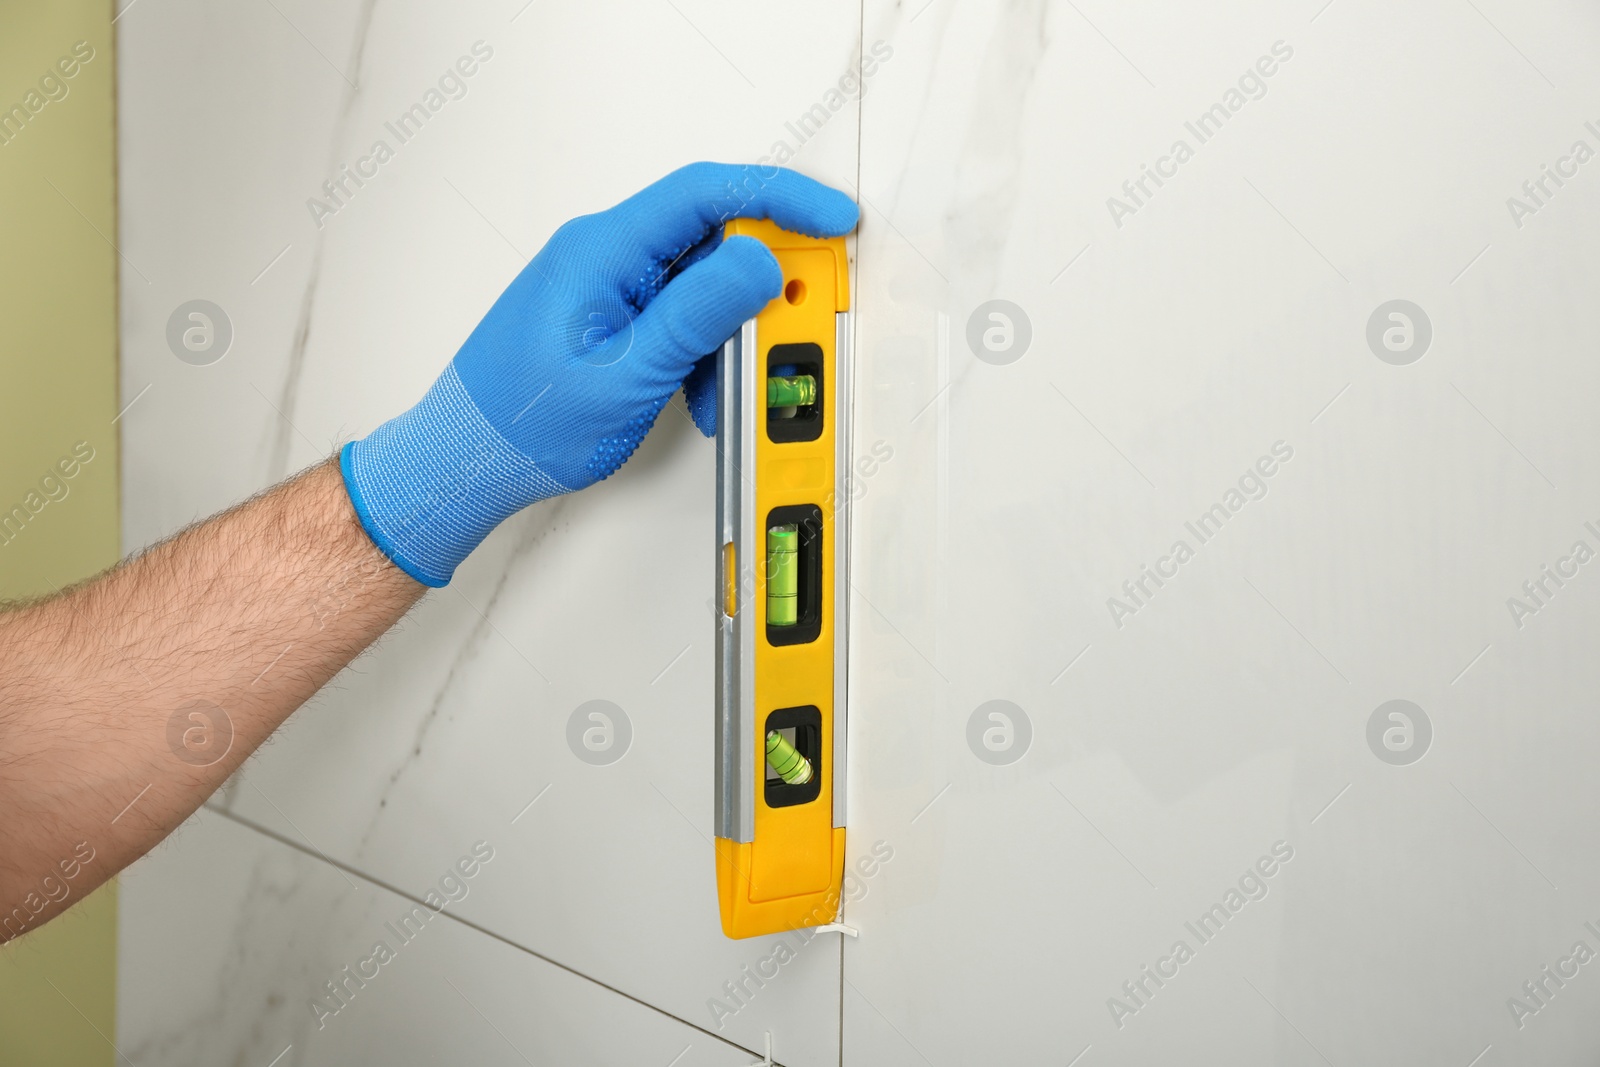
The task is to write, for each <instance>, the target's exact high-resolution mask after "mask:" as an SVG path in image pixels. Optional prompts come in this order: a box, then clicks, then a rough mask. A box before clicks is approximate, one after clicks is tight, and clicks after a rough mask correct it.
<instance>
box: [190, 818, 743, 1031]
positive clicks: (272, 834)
mask: <svg viewBox="0 0 1600 1067" xmlns="http://www.w3.org/2000/svg"><path fill="white" fill-rule="evenodd" d="M201 807H202V808H203V809H204V810H205V811H207V812H210V813H211V814H213V815H220V816H222V817H223V818H225V819H228V820H230V821H232V822H234V823H237V824H238V825H239V826H242V827H244V828H245V829H247V830H253V831H255V832H256V833H258V834H260V835H261V836H263V837H267V838H271V839H272V840H273V841H276V842H277V843H278V844H280V845H284V846H286V847H288V848H292V849H294V850H295V851H296V852H298V853H300V854H301V855H303V856H306V857H308V858H310V859H313V860H316V861H317V862H318V863H323V864H326V865H327V866H330V867H334V868H336V869H338V870H340V871H344V872H347V873H349V874H353V875H355V876H356V877H357V878H360V879H361V880H362V881H364V882H367V883H369V884H371V885H374V886H377V887H378V888H379V889H384V890H387V891H388V892H390V893H393V894H394V895H395V896H397V897H401V898H403V899H405V900H409V901H411V902H412V903H413V904H417V905H420V906H421V907H425V908H428V910H429V911H433V909H432V908H431V907H429V906H428V904H427V902H426V901H424V900H423V899H422V898H421V897H419V896H416V895H414V894H412V893H408V892H406V891H405V890H403V889H400V888H398V887H397V886H393V885H390V884H389V883H388V882H385V881H383V880H382V879H380V878H375V877H373V876H372V875H370V874H367V873H366V872H365V871H362V870H359V869H357V868H355V867H352V866H350V865H349V864H347V863H342V862H340V861H339V860H336V859H333V858H332V857H324V856H318V855H317V854H316V853H315V852H313V851H311V850H310V849H308V848H306V847H305V846H304V845H301V844H299V843H298V842H296V841H294V840H292V839H290V838H288V837H285V836H284V835H283V834H280V833H278V832H277V831H276V830H269V829H268V828H267V827H265V826H262V825H261V824H260V823H258V822H256V821H254V820H253V819H247V818H245V817H244V816H243V815H239V814H237V813H235V812H232V811H228V810H227V809H226V808H217V807H212V806H211V805H210V804H204V805H201ZM434 914H435V915H439V916H442V917H444V918H446V919H449V920H451V921H452V922H455V923H459V924H460V925H462V926H464V927H466V928H467V929H469V930H474V931H476V932H478V933H480V934H482V935H484V936H485V937H489V938H492V939H494V940H495V941H498V942H500V943H501V944H503V945H508V946H510V947H511V948H514V949H516V950H517V951H518V952H521V953H523V954H525V955H528V956H532V957H533V958H534V959H536V960H540V961H542V962H544V963H548V964H549V965H550V966H552V967H556V968H559V969H560V970H563V971H565V972H567V973H568V974H570V975H573V976H575V977H577V978H581V979H583V980H584V981H585V982H589V983H592V984H594V985H597V986H599V987H600V988H601V989H604V990H606V991H607V992H609V993H615V994H616V995H617V996H619V997H622V998H623V999H625V1000H630V1001H632V1002H633V1003H635V1004H637V1005H639V1006H640V1007H642V1008H648V1009H649V1010H650V1011H653V1012H655V1013H656V1014H657V1015H662V1016H665V1017H666V1018H668V1019H671V1020H672V1021H673V1022H676V1023H680V1024H682V1025H684V1026H687V1027H688V1028H689V1029H691V1030H693V1031H695V1032H696V1033H700V1034H704V1035H705V1036H707V1037H709V1038H712V1039H713V1040H716V1041H720V1042H722V1043H723V1044H724V1045H727V1046H729V1047H730V1048H736V1049H738V1050H739V1051H740V1052H748V1053H749V1054H750V1055H752V1056H759V1055H761V1053H759V1052H757V1051H756V1050H755V1049H752V1048H747V1047H745V1046H744V1045H741V1044H739V1043H738V1042H737V1041H734V1040H732V1039H730V1038H727V1037H724V1036H723V1035H721V1034H719V1033H716V1032H715V1031H712V1030H707V1029H706V1028H705V1027H703V1026H700V1025H698V1024H697V1023H692V1022H690V1021H689V1020H688V1019H685V1018H683V1017H682V1016H681V1015H675V1014H673V1013H672V1012H670V1011H668V1010H667V1009H665V1008H662V1007H658V1006H656V1005H654V1004H652V1003H650V1002H649V1001H647V1000H643V999H641V998H640V997H636V996H634V995H633V994H632V993H628V992H624V991H623V990H621V989H618V988H617V987H616V986H614V985H610V984H608V983H606V982H603V981H601V980H600V979H598V978H595V977H594V976H592V975H588V974H584V973H583V972H582V971H580V970H578V969H577V968H576V967H573V966H571V965H570V964H566V963H562V962H561V961H560V960H557V959H552V958H551V957H549V956H546V955H545V954H544V953H542V952H535V951H534V950H533V949H531V948H528V947H527V946H526V945H521V944H518V943H517V942H515V941H513V940H511V939H510V938H508V937H506V936H505V935H504V934H499V933H496V932H495V931H493V930H490V929H489V928H487V927H485V926H480V925H478V924H477V923H475V922H473V921H472V920H470V919H464V918H462V917H461V916H459V915H455V914H452V913H451V912H449V911H448V910H446V911H438V912H434Z"/></svg>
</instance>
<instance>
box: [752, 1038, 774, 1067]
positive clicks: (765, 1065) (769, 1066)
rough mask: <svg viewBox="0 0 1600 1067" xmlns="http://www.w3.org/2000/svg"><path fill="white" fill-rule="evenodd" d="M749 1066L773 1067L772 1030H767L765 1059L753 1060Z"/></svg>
mask: <svg viewBox="0 0 1600 1067" xmlns="http://www.w3.org/2000/svg"><path fill="white" fill-rule="evenodd" d="M750 1067H774V1064H773V1062H772V1031H771V1030H768V1031H767V1055H766V1058H765V1059H759V1060H755V1061H753V1062H752V1063H751V1064H750Z"/></svg>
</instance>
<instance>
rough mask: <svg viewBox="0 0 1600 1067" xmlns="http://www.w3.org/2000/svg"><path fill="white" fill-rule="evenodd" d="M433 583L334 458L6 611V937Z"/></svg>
mask: <svg viewBox="0 0 1600 1067" xmlns="http://www.w3.org/2000/svg"><path fill="white" fill-rule="evenodd" d="M423 591H424V590H423V587H422V586H421V585H420V584H418V583H417V582H415V581H413V580H412V579H411V578H409V577H407V576H406V575H405V574H404V573H403V572H401V571H400V570H399V569H398V568H396V567H395V566H394V565H393V564H392V563H390V562H389V561H388V560H387V559H385V558H384V556H383V555H382V554H381V553H380V552H379V551H378V550H377V548H376V547H374V545H373V544H372V542H371V540H370V539H369V538H368V536H367V534H366V533H365V532H364V531H363V529H362V528H361V525H360V522H359V521H358V519H357V518H356V515H355V512H354V511H353V509H352V508H351V506H350V502H349V499H348V497H347V495H346V491H345V488H344V484H343V482H342V480H341V478H340V476H339V470H338V468H337V466H335V465H333V464H331V463H330V464H323V465H321V466H319V467H316V468H314V469H312V470H311V471H308V472H307V473H305V474H303V475H301V476H300V477H298V478H296V479H294V480H293V481H290V482H286V483H284V484H283V485H281V486H278V487H277V488H275V489H273V490H272V491H271V492H269V493H266V494H264V495H263V496H260V497H257V498H256V499H254V500H251V501H249V502H247V503H245V504H243V505H241V506H239V507H237V508H235V509H233V510H231V511H228V512H226V513H224V514H222V515H219V516H217V517H216V518H213V519H211V520H209V521H207V522H205V523H203V524H201V525H199V526H196V527H193V528H192V529H189V530H187V531H185V532H184V533H182V534H180V535H179V536H177V537H175V538H173V539H172V540H170V541H167V542H165V543H163V544H161V545H159V546H157V547H155V548H153V549H151V550H150V551H149V552H147V553H145V554H144V555H143V556H140V557H139V558H138V559H135V560H133V561H131V562H129V563H126V564H123V565H122V566H120V567H118V568H116V569H114V570H112V571H110V572H108V573H106V574H104V575H102V576H100V577H98V578H96V579H93V580H91V581H89V582H86V583H84V584H82V585H80V586H76V587H74V588H72V589H69V590H67V591H66V592H65V593H64V594H62V595H60V596H57V597H54V598H52V599H49V600H45V601H42V602H39V603H35V604H31V605H28V606H25V607H20V608H16V609H13V610H11V611H9V612H6V613H4V614H0V940H5V939H8V938H10V937H13V936H15V935H16V934H18V933H20V932H22V931H21V929H19V928H18V927H19V925H24V922H23V920H24V919H25V920H26V922H25V925H26V927H27V928H32V926H36V925H38V923H40V922H42V921H44V919H46V918H48V917H49V916H50V915H51V914H53V913H54V912H55V911H57V910H59V909H60V908H61V907H64V906H65V905H66V904H68V903H70V902H71V901H73V900H76V899H77V898H78V897H80V896H81V895H82V894H83V893H84V892H87V891H88V889H90V888H92V887H93V885H96V884H98V883H99V882H101V881H103V880H105V879H106V878H108V877H109V876H111V875H112V874H114V873H116V871H117V870H119V869H120V868H121V867H123V866H125V865H126V864H127V863H129V862H131V861H132V860H134V859H136V858H137V857H139V856H140V855H142V854H143V853H145V852H146V851H148V850H149V849H150V848H151V847H152V846H154V845H155V844H156V843H157V842H158V841H160V840H161V838H162V837H164V836H165V835H166V834H167V833H169V832H170V831H171V830H172V829H173V828H174V827H176V826H177V825H178V824H179V823H181V822H182V821H183V820H184V819H185V818H186V817H188V816H189V815H190V814H191V813H192V812H193V811H194V810H195V809H196V808H197V807H199V806H200V804H201V803H202V802H203V801H204V800H205V799H206V797H208V796H210V795H211V793H212V792H214V791H215V790H216V789H217V787H218V786H220V785H221V784H222V782H223V781H224V780H225V779H226V778H227V776H228V775H229V774H231V773H232V772H233V771H234V770H235V769H236V768H237V767H238V766H239V764H240V763H242V762H243V761H244V759H245V758H246V757H247V756H248V755H249V754H250V753H251V752H252V751H254V750H255V748H256V746H258V745H259V744H260V743H261V742H262V741H263V740H265V738H266V737H267V735H268V734H270V733H271V732H272V731H273V730H274V729H276V728H277V726H278V725H279V724H280V723H282V722H283V720H284V719H285V718H287V717H288V716H289V715H290V713H292V712H293V711H294V710H295V709H296V708H298V707H299V706H300V705H301V704H302V703H304V702H305V701H306V700H307V699H308V698H309V697H310V696H311V695H312V694H313V693H315V692H316V691H317V690H318V689H319V688H320V687H321V686H322V685H323V684H324V683H326V682H327V681H328V680H329V679H330V678H332V677H333V675H335V674H336V673H338V671H339V670H340V669H341V668H343V667H344V666H345V665H346V664H347V663H349V662H350V661H351V660H352V659H353V658H355V656H356V655H357V654H358V653H360V652H361V650H362V649H364V648H366V647H367V645H369V644H371V643H372V642H373V641H374V640H376V639H377V638H378V636H380V635H381V634H382V633H383V632H384V631H385V630H387V629H388V628H389V627H390V626H392V625H393V624H394V622H395V621H396V620H397V619H399V617H400V616H401V615H402V614H404V613H405V611H406V610H407V609H408V608H409V607H410V606H411V605H412V604H414V603H415V602H416V601H417V599H418V598H419V597H420V596H421V594H422V593H423ZM135 798H137V800H135ZM130 804H131V806H130ZM84 846H87V847H86V848H85V847H84ZM75 849H77V852H76V854H75V852H74V850H75ZM88 852H92V854H93V859H92V860H90V861H88V862H81V861H82V860H83V859H84V856H85V855H86V854H87V853H88ZM68 871H73V872H74V874H73V877H72V878H71V879H70V884H68V880H67V873H68ZM47 879H48V881H47ZM63 892H65V895H64V896H62V895H61V894H63ZM58 896H60V897H61V899H60V900H58V901H56V900H52V898H54V897H58ZM41 905H42V907H41ZM18 908H20V909H21V911H20V912H17V911H16V909H18ZM36 908H37V909H39V910H35V909H36ZM7 919H10V920H11V921H9V922H8V921H7Z"/></svg>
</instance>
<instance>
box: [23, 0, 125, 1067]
mask: <svg viewBox="0 0 1600 1067" xmlns="http://www.w3.org/2000/svg"><path fill="white" fill-rule="evenodd" d="M111 19H112V5H111V2H110V0H51V2H49V3H39V2H38V0H0V118H3V116H4V113H5V112H6V111H9V109H10V107H11V105H12V104H21V105H23V106H24V107H25V108H26V107H27V105H29V104H33V105H35V106H36V107H38V111H37V113H36V114H31V115H30V117H29V120H28V122H27V124H26V125H25V126H24V127H23V128H22V130H21V132H20V133H15V134H14V135H12V133H11V131H12V130H13V129H14V128H15V126H14V124H13V125H9V126H0V205H4V207H3V210H0V512H8V511H10V509H11V508H12V506H13V505H17V504H27V503H29V502H30V501H29V494H30V493H38V496H36V497H34V498H32V501H31V502H32V503H33V504H35V505H36V506H37V505H38V504H39V502H40V501H43V506H42V507H39V510H38V512H37V514H34V515H32V517H31V518H30V520H29V521H28V523H27V524H26V526H24V527H23V528H22V530H21V532H20V534H17V535H16V536H15V537H13V538H11V539H10V540H8V541H0V597H3V598H14V597H22V596H33V595H38V594H41V593H48V592H50V591H51V588H52V587H60V586H65V585H67V584H68V583H70V582H73V581H76V580H78V579H80V578H83V577H86V576H87V575H90V574H92V573H94V572H95V571H97V570H100V569H101V568H103V567H106V566H109V565H110V564H111V563H114V562H115V561H116V559H117V555H118V543H119V532H118V529H119V528H118V471H119V467H120V456H119V448H118V440H117V427H116V425H114V424H113V421H112V420H113V419H115V418H116V415H117V396H118V389H117V264H118V256H117V253H116V251H115V250H114V249H113V248H112V247H111V245H110V243H109V242H110V241H112V240H115V239H116V233H117V227H116V155H115V153H116V124H115V117H116V116H115V85H116V79H115V77H114V74H115V68H114V64H113V48H112V45H113V29H112V25H111ZM79 41H86V42H88V45H89V47H91V48H93V50H94V57H93V58H92V59H91V60H89V61H88V62H87V63H86V64H81V65H78V67H77V69H76V70H75V73H74V75H73V76H72V77H71V78H64V77H61V75H60V72H59V70H57V68H56V63H57V61H58V60H60V59H62V58H63V57H71V56H72V50H73V45H74V44H76V43H77V42H79ZM72 65H73V64H70V63H69V64H68V67H71V66H72ZM49 75H53V76H54V77H55V79H56V80H53V81H52V80H46V81H44V83H43V85H42V86H41V79H46V78H47V76H49ZM63 90H64V95H63ZM30 91H32V92H35V93H37V94H38V95H37V96H35V97H33V98H31V99H30V98H29V97H28V94H29V92H30ZM52 97H55V99H52ZM8 136H9V138H10V139H9V140H7V139H6V138H7V137H8ZM79 441H87V442H89V443H90V445H91V446H92V447H93V448H94V450H95V457H94V459H93V461H91V462H90V463H89V464H88V465H87V466H85V467H83V468H82V469H81V470H80V471H79V472H78V473H77V475H76V476H75V477H73V478H72V479H71V480H70V481H69V482H51V483H47V484H46V485H45V486H41V485H40V482H41V479H43V478H44V477H45V475H46V473H47V472H49V471H51V470H52V468H54V466H55V464H56V462H57V460H59V459H60V458H61V457H62V456H65V455H67V454H69V453H70V452H71V451H72V448H73V446H74V444H76V443H77V442H79ZM47 490H48V492H47ZM63 490H64V491H65V495H64V496H63V495H62V492H63ZM51 496H55V497H59V499H50V497H51ZM0 537H3V535H0ZM116 924H117V902H116V890H115V886H114V885H108V886H107V887H106V888H104V889H101V890H100V891H99V892H97V893H95V894H93V895H92V896H90V897H89V898H88V899H87V900H86V901H85V902H84V903H81V904H79V905H78V906H77V907H75V908H73V909H71V910H69V911H68V912H67V913H66V914H65V915H63V916H62V917H61V918H58V919H56V920H55V921H54V922H52V923H50V924H48V925H46V926H44V927H41V928H40V929H39V930H38V931H36V932H34V933H29V934H25V935H24V936H22V937H21V938H19V939H17V940H16V941H14V942H12V943H10V944H8V945H6V946H4V947H3V948H0V1067H10V1065H12V1064H16V1065H24V1064H25V1065H27V1067H53V1065H55V1064H62V1065H67V1064H71V1065H74V1067H78V1065H90V1064H96V1065H98V1064H107V1065H109V1064H112V1063H113V1062H115V1061H116V1052H115V1051H114V1049H113V1048H112V1045H111V1042H112V1041H113V1040H114V1039H115V1037H116V1007H115V997H116V937H117V928H116Z"/></svg>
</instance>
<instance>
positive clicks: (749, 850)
mask: <svg viewBox="0 0 1600 1067" xmlns="http://www.w3.org/2000/svg"><path fill="white" fill-rule="evenodd" d="M726 233H727V235H728V236H734V235H743V236H747V237H755V238H758V239H760V240H761V241H763V242H765V243H766V245H767V247H768V248H770V249H771V250H772V254H773V255H774V256H776V257H777V260H778V266H779V267H781V268H782V270H783V281H784V289H783V293H782V294H781V295H780V296H778V297H777V299H775V300H773V301H772V302H771V303H770V304H768V305H767V306H766V307H765V308H764V309H762V311H761V312H760V313H759V314H757V315H756V317H755V318H753V319H751V320H750V321H749V322H746V323H745V324H744V326H743V327H742V328H741V329H740V331H739V333H738V334H737V335H735V336H734V337H733V338H731V339H730V340H729V341H728V343H727V344H726V345H724V346H723V349H722V352H721V354H720V356H719V358H718V366H717V374H718V380H717V384H718V388H719V392H718V397H717V593H716V599H717V604H718V605H719V609H720V610H719V611H718V613H717V685H716V691H717V783H716V795H717V804H716V808H717V810H716V820H717V896H718V899H719V902H720V906H721V913H722V932H723V933H724V934H726V935H727V936H729V937H755V936H757V935H760V934H770V933H777V932H780V931H785V930H792V929H797V928H800V927H806V926H822V925H826V924H828V923H831V922H833V920H834V917H835V915H836V914H837V912H838V908H839V888H840V881H841V879H842V876H843V867H844V823H845V808H844V783H845V776H844V767H845V759H844V757H845V669H844V668H845V654H846V649H847V645H846V627H845V622H846V606H847V605H848V603H849V597H848V592H849V588H850V586H849V578H848V561H849V544H850V538H849V532H848V531H849V528H848V505H849V498H850V493H849V486H848V479H849V470H850V435H849V424H850V328H849V321H850V314H849V311H850V284H849V282H850V273H849V271H850V269H849V265H848V262H847V261H846V257H845V246H844V238H842V237H835V238H830V239H826V240H820V239H816V238H810V237H802V236H800V235H799V234H795V233H790V232H788V231H787V230H783V229H780V228H779V227H778V226H776V225H775V224H773V223H771V222H768V221H765V220H750V219H735V220H733V221H731V222H729V223H728V224H727V230H726Z"/></svg>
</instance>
